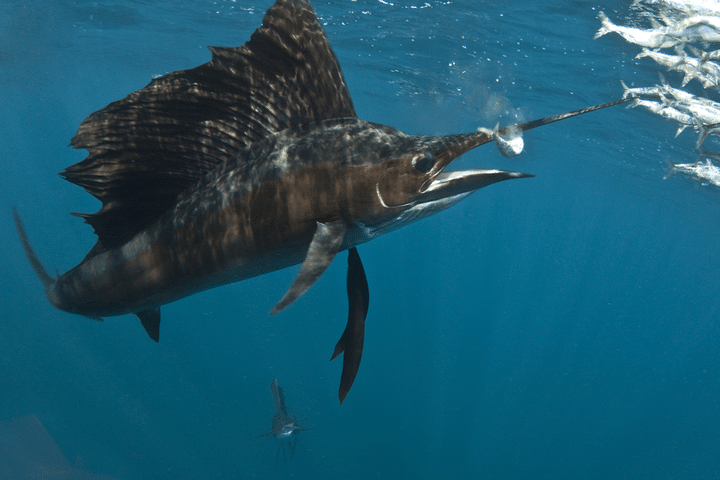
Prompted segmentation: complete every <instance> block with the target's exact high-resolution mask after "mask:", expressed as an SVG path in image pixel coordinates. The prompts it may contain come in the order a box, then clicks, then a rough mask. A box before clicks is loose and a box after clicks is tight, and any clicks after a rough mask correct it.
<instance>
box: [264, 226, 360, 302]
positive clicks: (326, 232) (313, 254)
mask: <svg viewBox="0 0 720 480" xmlns="http://www.w3.org/2000/svg"><path fill="white" fill-rule="evenodd" d="M346 231H347V225H346V223H345V221H344V220H333V221H332V222H327V223H321V222H317V230H315V235H313V238H312V241H311V242H310V248H308V252H307V255H305V261H303V264H302V267H300V271H299V272H298V274H297V276H296V277H295V280H294V281H293V283H292V285H290V288H289V289H288V291H287V292H286V293H285V295H284V296H283V298H282V299H281V300H280V301H279V302H278V303H277V305H275V307H274V308H273V309H272V310H271V311H270V314H271V315H272V314H275V313H277V312H279V311H280V310H282V309H283V308H285V307H287V306H288V305H290V304H291V303H292V302H294V301H295V300H297V299H298V298H300V295H302V294H303V293H305V291H306V290H307V289H308V288H310V285H312V284H313V283H315V280H317V279H318V278H320V275H322V274H323V272H324V271H325V270H326V269H327V267H328V266H330V264H331V263H332V261H333V259H334V258H335V255H337V253H338V252H339V251H340V247H341V246H342V244H343V240H345V232H346Z"/></svg>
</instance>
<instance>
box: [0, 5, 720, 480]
mask: <svg viewBox="0 0 720 480" xmlns="http://www.w3.org/2000/svg"><path fill="white" fill-rule="evenodd" d="M271 3H272V1H271V0H237V1H236V0H218V1H205V0H203V1H201V0H193V1H179V2H149V1H145V0H127V1H124V2H97V1H84V0H60V1H52V2H51V1H47V0H30V1H22V2H20V1H15V0H9V1H6V2H5V3H4V4H3V6H1V7H0V85H2V87H3V91H2V94H1V95H0V131H2V134H0V152H2V154H1V155H2V160H1V162H2V163H1V164H2V167H3V169H2V171H3V175H2V176H0V192H1V193H0V199H1V203H2V204H1V205H0V212H2V213H0V222H2V227H1V228H0V242H1V244H2V246H3V251H4V255H2V259H1V260H0V271H2V272H4V274H3V275H2V278H0V282H2V283H1V285H0V292H2V293H1V294H0V295H1V298H2V302H1V303H0V305H1V308H0V345H1V347H0V423H3V424H4V423H7V422H10V421H11V420H12V419H14V418H19V417H23V416H25V415H29V414H34V415H36V416H37V418H38V419H39V420H40V421H41V422H42V424H43V425H44V427H45V428H46V430H47V432H48V434H49V435H50V436H51V437H52V439H54V441H55V442H56V444H57V446H58V447H59V449H60V451H62V453H63V454H64V455H65V457H66V458H67V459H68V460H69V461H70V463H71V464H72V465H74V466H75V467H77V468H78V469H82V470H84V471H86V472H91V473H93V474H97V475H106V476H111V477H113V478H116V479H146V478H176V479H208V478H288V477H294V478H313V479H317V478H333V479H338V478H342V479H367V478H527V479H531V478H532V479H561V478H588V479H594V478H597V479H606V478H615V479H630V478H656V479H675V478H718V477H720V455H719V454H718V452H720V435H718V430H719V429H718V427H719V426H720V347H719V344H720V326H718V321H719V320H720V318H719V314H720V281H718V273H719V270H720V249H719V248H718V242H719V241H720V220H719V219H720V189H718V188H715V187H712V186H704V185H702V184H700V183H698V182H695V181H692V180H690V179H687V178H684V177H681V176H679V175H675V176H672V177H670V178H667V179H663V177H664V174H665V165H666V162H665V160H666V159H670V160H672V161H673V162H675V163H688V162H692V161H694V160H695V158H696V156H697V150H696V149H695V141H696V135H694V134H692V133H690V132H689V131H688V132H684V133H682V134H681V135H679V136H678V137H677V138H675V137H674V135H675V131H676V129H677V126H676V125H674V124H672V123H670V122H668V121H667V120H664V119H662V118H660V117H657V116H653V115H651V114H650V113H648V112H647V111H645V110H642V109H627V108H625V107H624V106H618V107H613V108H609V109H605V110H601V111H597V112H594V113H590V114H587V115H583V116H581V117H577V118H573V119H569V120H565V121H563V122H560V123H555V124H552V125H548V126H544V127H542V128H540V129H536V130H532V131H529V132H527V133H526V134H525V136H524V139H525V150H524V152H523V153H522V154H521V155H520V156H518V157H516V158H512V159H507V158H505V157H503V156H501V155H500V154H499V152H498V150H497V149H496V148H495V147H494V145H486V146H484V147H480V148H478V149H477V150H475V151H473V152H470V153H468V154H466V155H465V156H464V158H463V159H462V160H460V161H458V163H459V164H460V165H459V166H458V167H457V168H502V169H507V170H517V171H523V172H528V173H533V174H535V175H536V177H535V178H531V179H522V180H513V181H510V182H503V183H500V184H497V185H492V186H489V187H487V188H486V189H483V190H481V191H480V192H478V193H476V194H474V195H472V196H471V197H469V198H468V199H466V200H464V201H463V202H461V203H460V204H458V205H457V206H455V207H453V208H451V209H449V210H448V211H446V212H443V213H441V214H439V215H437V216H435V217H432V218H430V219H427V220H424V221H422V222H419V223H416V224H413V225H411V226H408V227H406V228H403V229H401V230H398V231H397V232H394V233H392V234H390V235H387V236H384V237H381V238H379V239H376V240H374V241H373V242H370V243H368V244H364V245H361V246H360V247H359V252H360V255H361V256H362V258H363V261H364V264H365V270H366V272H367V275H368V281H369V284H370V295H371V300H370V312H369V316H368V319H367V324H366V338H365V350H364V355H363V361H362V365H361V368H360V372H359V374H358V377H357V379H356V381H355V384H354V386H353V388H352V390H351V392H350V394H349V395H348V397H347V399H346V400H345V402H344V404H343V405H342V406H341V405H338V401H337V387H338V383H339V378H340V370H341V363H340V362H341V360H339V359H338V360H335V361H333V362H332V363H328V359H329V358H330V355H331V353H332V349H333V347H334V345H335V342H336V341H337V340H338V338H339V336H340V334H341V333H342V331H343V328H344V326H345V321H346V318H347V299H346V293H345V269H346V263H345V258H346V257H345V254H341V255H340V256H339V257H338V259H336V261H335V262H334V263H333V265H332V266H331V267H330V268H329V270H328V271H327V272H326V273H325V274H324V275H323V276H322V277H321V279H320V280H319V281H318V282H317V283H316V284H315V285H314V286H313V287H312V288H311V289H310V290H309V291H308V292H307V293H306V294H305V295H304V296H303V297H302V298H301V299H300V300H299V301H297V302H296V303H295V304H293V305H292V306H291V307H290V308H288V309H287V310H285V311H283V312H281V313H280V314H278V315H275V316H269V315H268V312H269V310H270V309H271V308H272V307H273V305H274V304H275V303H276V302H277V301H278V300H279V299H280V298H281V296H282V295H283V293H284V292H285V289H286V288H287V287H288V286H289V285H290V283H291V282H292V279H293V278H294V275H295V273H296V272H297V268H291V269H287V270H284V271H280V272H276V273H273V274H269V275H265V276H262V277H259V278H255V279H252V280H248V281H244V282H241V283H238V284H234V285H229V286H225V287H222V288H217V289H214V290H210V291H207V292H204V293H201V294H197V295H195V296H192V297H189V298H187V299H184V300H181V301H178V302H176V303H173V304H170V305H167V306H165V307H163V323H162V328H161V341H160V343H158V344H155V343H154V342H152V341H151V340H150V339H149V338H148V337H147V335H146V334H145V332H144V331H143V329H142V327H141V325H140V323H139V321H137V318H136V317H134V316H122V317H112V318H107V319H105V321H104V322H102V323H100V322H93V321H91V320H88V319H86V318H82V317H78V316H73V315H69V314H66V313H63V312H60V311H58V310H55V309H54V308H53V307H52V306H51V305H49V304H48V302H47V301H46V300H45V298H44V295H43V291H42V287H41V285H40V282H39V281H38V280H37V278H36V277H35V276H34V274H33V272H32V270H31V268H30V266H29V265H28V262H27V261H26V259H25V258H24V255H23V253H22V249H21V246H20V243H19V241H18V239H17V236H16V234H15V229H14V226H13V223H12V215H11V213H10V212H11V207H12V206H17V207H18V209H19V211H20V213H21V215H22V216H23V219H24V221H25V224H26V225H25V226H26V228H27V230H28V233H29V235H30V238H31V241H32V242H33V245H34V247H35V248H36V250H37V252H38V254H39V256H40V257H41V259H42V260H43V262H44V263H45V265H46V267H47V268H48V269H49V270H51V271H54V270H55V269H57V270H58V271H60V272H64V271H66V270H68V269H69V268H71V267H72V266H74V265H75V264H76V263H78V262H79V261H80V260H81V259H82V258H83V256H84V255H85V253H87V251H88V250H89V249H90V247H91V246H92V245H93V244H94V242H95V237H94V235H93V234H92V230H91V228H90V227H88V226H86V225H83V224H82V222H81V220H80V219H78V218H75V217H71V216H70V215H68V214H69V212H73V211H75V212H77V211H80V212H92V211H95V210H96V209H97V208H98V207H99V203H98V202H97V201H96V200H95V199H94V198H92V197H91V196H90V195H88V194H87V193H85V192H84V191H83V190H82V189H81V188H79V187H76V186H73V185H71V184H69V183H68V182H65V181H63V180H62V179H61V178H59V177H58V176H57V174H56V173H57V172H59V171H61V170H62V169H64V168H65V167H66V166H68V165H70V164H72V163H75V162H78V161H80V160H82V159H83V158H84V156H85V154H86V152H84V151H77V150H73V149H72V148H70V147H68V142H69V139H70V137H71V136H72V135H73V134H74V133H75V130H76V128H77V126H78V125H79V123H80V122H81V121H82V120H83V119H84V118H85V117H86V116H87V115H89V114H90V113H92V112H93V111H95V110H97V109H100V108H102V107H104V106H105V105H107V104H108V103H110V102H111V101H114V100H117V99H120V98H122V97H124V96H125V95H127V94H128V93H130V92H132V91H134V90H137V89H139V88H142V87H143V86H144V85H146V84H147V83H148V82H149V81H150V80H151V79H152V78H153V76H157V75H162V74H165V73H168V72H170V71H173V70H179V69H184V68H190V67H193V66H196V65H199V64H201V63H204V62H206V61H208V60H209V59H210V54H209V51H208V50H207V49H206V48H205V47H206V46H207V45H220V46H236V45H240V44H242V43H244V42H245V41H246V40H247V39H248V38H249V36H250V34H251V33H252V31H253V30H254V29H255V28H256V27H257V26H259V25H260V23H261V21H262V16H263V14H264V12H265V10H266V9H267V8H268V7H269V6H270V5H271ZM314 7H315V10H316V12H317V13H318V15H319V17H320V18H321V21H322V23H323V25H324V28H325V30H326V32H327V34H328V37H329V39H330V42H331V44H332V45H333V47H334V49H335V52H336V54H337V56H338V59H339V61H340V64H341V66H342V68H343V72H344V74H345V77H346V80H347V83H348V85H349V88H350V92H351V94H352V95H353V100H354V102H355V107H356V110H357V112H358V115H359V116H360V118H362V119H365V120H370V121H375V122H379V123H384V124H387V125H392V126H394V127H397V128H400V129H401V130H403V131H405V132H407V133H412V134H446V133H459V132H467V131H474V130H475V129H477V128H478V127H486V128H492V127H493V126H494V125H495V124H496V123H497V122H498V121H500V122H501V123H512V122H516V121H527V120H532V119H535V118H539V117H544V116H547V115H552V114H556V113H561V112H564V111H568V110H573V109H577V108H582V107H585V106H589V105H593V104H598V103H603V102H607V101H612V100H615V99H618V98H620V97H621V96H622V93H623V89H622V87H621V84H620V80H624V81H625V82H626V83H628V84H634V85H638V86H642V85H648V84H654V83H657V79H658V72H659V71H662V72H663V73H665V70H664V69H662V68H661V67H658V66H657V64H654V63H653V62H651V61H649V60H648V59H635V55H636V54H637V53H639V47H636V46H634V45H631V44H628V43H627V42H625V41H624V40H623V39H622V38H620V37H619V36H617V35H606V36H604V37H601V38H599V39H597V40H594V39H593V35H594V33H595V32H596V31H597V29H598V28H599V27H600V21H599V20H598V18H597V16H598V13H599V11H601V10H602V11H604V12H605V13H606V14H607V15H608V16H609V17H611V18H613V19H619V20H622V19H623V18H626V17H628V16H629V15H630V9H629V4H628V2H623V1H618V0H606V1H603V2H597V1H570V0H563V1H559V2H530V4H528V3H527V2H491V1H476V0H444V1H441V0H430V1H428V2H416V1H411V0H358V1H354V0H343V1H327V0H325V1H316V2H314ZM665 75H666V77H667V78H668V79H669V81H671V82H673V83H674V84H678V79H680V78H681V76H679V75H678V74H674V73H665ZM688 87H689V88H693V86H692V85H689V86H688ZM713 142H714V140H713V139H712V137H711V138H710V139H709V140H708V143H707V144H706V145H705V146H706V148H711V147H712V146H713ZM273 378H277V379H278V381H279V383H280V385H281V386H282V387H283V388H284V390H285V395H286V399H287V403H288V407H289V410H290V411H291V413H292V414H293V415H294V416H296V417H298V418H299V419H301V422H300V423H301V426H302V427H303V428H307V429H309V430H308V431H304V432H301V434H300V437H299V438H298V444H297V449H296V450H295V452H294V454H293V456H292V458H289V459H288V461H287V462H285V461H283V458H282V454H280V456H278V455H277V447H278V442H277V441H276V439H274V438H272V437H261V438H258V437H259V436H260V435H262V434H264V433H266V432H268V431H269V430H270V420H271V417H272V415H273V409H274V406H273V400H272V396H271V394H270V388H269V386H270V382H271V380H272V379H273ZM1 445H2V443H0V446H1ZM2 453H3V452H0V457H2ZM36 454H37V455H36ZM38 456H40V457H41V456H42V452H34V453H33V452H26V454H25V458H26V459H27V462H28V463H32V462H39V461H40V460H38V459H37V458H38ZM0 471H1V470H0ZM53 474H54V475H55V476H52V477H50V478H69V477H67V476H63V475H65V474H64V473H63V472H60V471H56V472H53ZM88 478H95V477H88Z"/></svg>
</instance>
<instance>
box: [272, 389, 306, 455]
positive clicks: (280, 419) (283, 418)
mask: <svg viewBox="0 0 720 480" xmlns="http://www.w3.org/2000/svg"><path fill="white" fill-rule="evenodd" d="M270 390H271V391H272V394H273V398H274V399H275V414H274V415H273V418H272V424H271V427H270V431H269V432H268V433H266V434H264V435H261V436H262V437H267V436H269V435H272V436H273V437H275V438H278V439H280V445H278V450H277V454H276V455H275V461H276V462H277V459H278V458H279V456H280V450H282V452H283V459H284V460H285V461H286V462H287V459H288V458H292V455H293V453H295V447H296V446H297V437H298V434H299V433H300V432H304V431H305V430H309V429H307V428H302V429H301V428H300V426H299V425H298V420H297V419H295V418H290V416H289V415H288V413H287V408H286V407H285V395H284V394H283V390H282V388H280V385H278V382H277V379H276V378H273V381H272V383H270ZM288 452H289V453H288Z"/></svg>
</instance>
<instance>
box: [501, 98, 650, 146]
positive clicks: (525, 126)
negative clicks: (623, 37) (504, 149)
mask: <svg viewBox="0 0 720 480" xmlns="http://www.w3.org/2000/svg"><path fill="white" fill-rule="evenodd" d="M636 98H637V97H628V98H623V99H621V100H615V101H614V102H607V103H601V104H600V105H593V106H592V107H586V108H580V109H578V110H573V111H572V112H565V113H560V114H558V115H551V116H549V117H545V118H539V119H537V120H532V121H530V122H525V123H520V124H517V125H510V126H507V127H502V128H499V129H498V130H497V132H496V134H497V135H500V136H501V137H504V136H506V135H514V134H517V133H519V132H524V131H526V130H531V129H533V128H537V127H542V126H543V125H547V124H549V123H554V122H558V121H560V120H565V119H566V118H570V117H577V116H578V115H582V114H583V113H588V112H594V111H595V110H600V109H602V108H607V107H612V106H613V105H620V104H621V103H625V102H629V101H630V100H635V99H636Z"/></svg>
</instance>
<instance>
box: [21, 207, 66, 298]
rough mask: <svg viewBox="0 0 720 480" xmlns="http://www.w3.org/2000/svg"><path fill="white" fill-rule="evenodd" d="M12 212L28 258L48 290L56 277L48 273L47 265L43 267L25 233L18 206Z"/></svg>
mask: <svg viewBox="0 0 720 480" xmlns="http://www.w3.org/2000/svg"><path fill="white" fill-rule="evenodd" d="M12 213H13V217H14V218H15V228H16V229H17V232H18V236H19V237H20V243H22V247H23V250H25V256H27V259H28V260H29V261H30V265H31V266H32V268H33V270H34V271H35V275H37V277H38V278H39V279H40V281H41V282H42V284H43V286H44V287H45V290H47V289H48V288H50V287H51V286H52V284H53V283H55V279H54V278H52V277H51V276H50V274H49V273H47V270H45V267H43V265H42V263H40V259H38V257H37V255H36V254H35V251H34V250H33V248H32V246H31V245H30V240H28V236H27V234H26V233H25V227H23V224H22V220H20V214H18V211H17V208H15V207H13V209H12Z"/></svg>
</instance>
